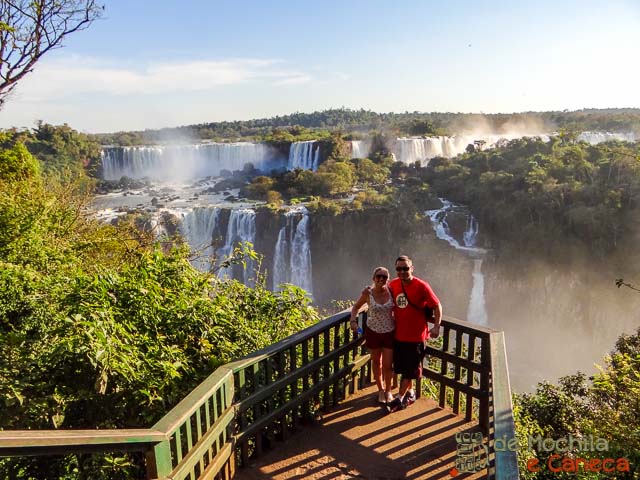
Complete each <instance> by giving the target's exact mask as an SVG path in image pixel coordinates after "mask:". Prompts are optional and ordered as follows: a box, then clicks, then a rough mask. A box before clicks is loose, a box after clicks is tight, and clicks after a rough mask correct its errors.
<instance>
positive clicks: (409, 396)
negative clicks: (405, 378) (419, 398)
mask: <svg viewBox="0 0 640 480" xmlns="http://www.w3.org/2000/svg"><path fill="white" fill-rule="evenodd" d="M402 403H403V404H404V408H407V407H408V406H409V405H413V404H414V403H416V392H414V391H413V389H411V390H409V391H408V392H407V393H405V395H404V399H403V401H402Z"/></svg>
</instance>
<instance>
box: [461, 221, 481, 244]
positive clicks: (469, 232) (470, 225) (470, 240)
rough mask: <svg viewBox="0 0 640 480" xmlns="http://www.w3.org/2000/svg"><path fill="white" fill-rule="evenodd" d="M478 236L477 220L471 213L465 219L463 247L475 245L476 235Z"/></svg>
mask: <svg viewBox="0 0 640 480" xmlns="http://www.w3.org/2000/svg"><path fill="white" fill-rule="evenodd" d="M477 236H478V221H477V220H476V217H474V216H473V215H469V218H468V219H467V229H466V230H465V232H464V235H463V237H462V238H463V240H464V245H465V247H475V245H476V237H477Z"/></svg>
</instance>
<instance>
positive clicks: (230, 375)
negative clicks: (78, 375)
mask: <svg viewBox="0 0 640 480" xmlns="http://www.w3.org/2000/svg"><path fill="white" fill-rule="evenodd" d="M348 321H349V312H348V311H343V312H341V313H339V314H336V315H334V316H332V317H330V318H327V319H325V320H323V321H321V322H319V323H318V324H316V325H314V326H312V327H310V328H307V329H305V330H303V331H301V332H299V333H297V334H295V335H292V336H290V337H288V338H286V339H284V340H282V341H281V342H278V343H276V344H274V345H271V346H269V347H267V348H265V349H263V350H260V351H258V352H255V353H253V354H252V355H249V356H248V357H246V358H243V359H241V360H238V361H236V362H232V363H229V364H226V365H224V366H222V367H220V368H218V369H217V370H216V371H215V372H214V373H213V374H212V375H211V376H209V377H208V378H207V379H206V380H205V381H204V382H203V383H202V384H200V385H199V386H198V387H196V389H195V390H193V391H192V392H191V393H190V394H189V395H188V396H187V397H186V398H184V399H183V400H182V401H181V402H180V403H179V404H178V405H176V406H175V407H174V408H173V409H172V410H171V411H170V412H169V413H168V414H167V415H166V416H164V417H163V418H162V419H161V420H160V421H159V422H158V423H156V424H155V425H154V426H153V427H151V428H150V429H139V430H66V431H63V430H49V431H0V456H28V455H44V454H69V453H76V452H78V453H94V452H107V451H112V452H122V451H138V452H144V454H145V456H146V465H147V478H149V479H156V478H157V479H186V478H189V479H191V480H196V479H205V478H221V479H229V478H232V477H233V475H234V472H235V469H236V467H237V466H243V465H246V464H247V462H248V460H249V459H250V458H252V457H254V456H257V455H260V453H261V452H262V450H263V449H264V448H266V447H272V446H274V442H275V441H276V440H284V439H286V438H287V436H288V435H289V433H290V432H291V430H293V429H295V428H296V427H297V426H298V424H301V423H305V422H307V421H309V420H312V419H313V418H314V416H315V415H316V413H317V412H318V410H321V409H322V410H325V409H328V408H330V407H332V406H333V405H335V404H337V403H338V402H339V401H341V400H343V399H345V398H347V397H349V396H350V395H351V394H352V393H354V392H355V391H357V390H358V389H360V388H362V387H364V386H365V382H366V381H367V380H368V379H369V378H370V376H371V372H370V363H369V362H370V356H369V355H368V354H367V353H366V352H365V351H364V349H363V347H362V337H358V338H353V335H352V333H351V331H350V329H349V324H348ZM360 322H361V325H364V324H365V322H366V313H361V315H360ZM443 332H444V341H443V347H442V348H441V349H438V348H435V347H431V346H430V347H428V352H429V353H430V354H431V355H432V356H433V357H434V358H437V359H439V360H438V361H440V363H441V364H440V365H439V366H438V367H439V368H435V369H434V367H433V366H431V367H427V368H425V373H426V374H427V376H428V378H430V379H431V380H433V381H434V382H436V384H437V385H439V386H440V393H439V395H440V404H441V405H442V406H444V404H445V403H446V401H447V398H449V397H451V395H450V392H449V393H448V389H449V390H452V391H453V392H457V393H455V394H454V397H453V398H454V400H453V402H452V407H453V409H454V411H455V412H456V413H458V412H459V411H460V410H461V403H460V396H461V395H462V396H464V402H463V405H464V408H463V409H464V410H465V414H466V416H467V418H468V419H471V418H472V412H473V411H474V408H475V407H474V403H473V402H474V401H477V402H478V406H477V408H475V410H476V411H478V412H479V414H478V419H479V424H480V426H481V427H482V428H483V429H486V431H490V430H492V429H491V427H492V426H494V428H493V430H492V433H493V434H494V435H495V436H498V433H499V436H500V438H503V436H505V437H506V438H509V436H511V437H512V436H513V435H514V429H513V415H512V411H511V405H510V401H511V399H510V393H509V391H508V373H507V370H506V357H505V356H504V341H503V337H502V336H501V335H502V334H501V333H500V332H494V331H492V330H489V329H483V328H481V327H477V326H475V325H471V324H468V323H466V322H460V321H456V320H453V319H446V320H444V321H443ZM478 341H479V344H478V345H476V342H478ZM467 372H472V373H470V374H467ZM505 379H506V384H505ZM418 392H420V389H418ZM456 399H457V400H456ZM474 399H475V400H474ZM507 400H508V401H507ZM492 418H493V419H495V420H494V421H492ZM491 438H493V437H491ZM503 453H504V455H503V454H501V455H498V454H496V455H495V457H494V458H495V478H496V479H499V480H506V479H511V478H518V477H517V463H516V464H515V476H504V475H503V474H502V473H501V472H503V471H504V472H510V471H511V470H509V469H511V468H512V467H513V465H514V458H515V452H503ZM511 453H513V455H511ZM504 465H507V467H508V468H507V467H503V466H504ZM505 468H506V469H505ZM505 475H506V473H505Z"/></svg>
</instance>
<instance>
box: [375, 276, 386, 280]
mask: <svg viewBox="0 0 640 480" xmlns="http://www.w3.org/2000/svg"><path fill="white" fill-rule="evenodd" d="M387 278H389V277H388V276H387V275H376V280H386V279H387Z"/></svg>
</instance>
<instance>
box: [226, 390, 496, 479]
mask: <svg viewBox="0 0 640 480" xmlns="http://www.w3.org/2000/svg"><path fill="white" fill-rule="evenodd" d="M376 400H377V390H376V387H375V385H372V386H369V387H367V388H365V389H363V390H361V391H359V392H358V393H356V394H355V395H354V396H353V397H350V398H349V399H348V400H346V401H344V402H342V403H340V404H339V405H338V406H337V407H334V408H333V409H332V410H331V411H330V412H328V413H325V414H323V416H322V418H320V419H319V420H318V421H317V422H316V423H314V424H312V425H307V426H304V427H299V429H298V431H297V432H296V433H294V434H293V435H292V436H291V437H290V438H289V439H288V440H287V441H286V442H284V443H279V444H278V445H277V447H276V448H275V449H273V450H272V451H270V452H267V453H265V454H264V455H263V456H261V457H259V458H258V459H257V460H256V461H254V462H251V463H250V464H249V465H248V466H247V467H245V468H240V469H238V470H237V471H236V476H235V478H236V479H239V480H263V479H276V480H285V479H317V480H319V479H323V480H324V479H326V480H329V479H332V480H338V479H351V478H359V479H371V480H392V479H394V480H395V479H416V480H417V479H433V480H437V479H452V478H455V479H456V480H457V479H462V478H464V479H480V478H487V471H486V470H484V471H481V472H477V473H474V474H467V473H457V472H455V471H452V469H453V468H454V466H455V458H456V441H455V434H456V432H470V433H471V432H479V431H480V430H479V428H478V424H477V422H466V421H465V419H464V417H463V416H458V415H455V414H454V413H453V412H452V411H451V410H450V409H448V408H445V409H442V408H439V407H438V404H437V402H435V401H433V400H430V399H426V398H420V399H418V401H417V402H416V403H415V404H414V405H412V406H410V407H409V408H407V409H406V410H401V411H398V412H394V413H391V414H387V413H385V412H384V411H383V410H382V408H381V407H379V406H378V404H377V401H376ZM452 474H453V475H454V476H452Z"/></svg>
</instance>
